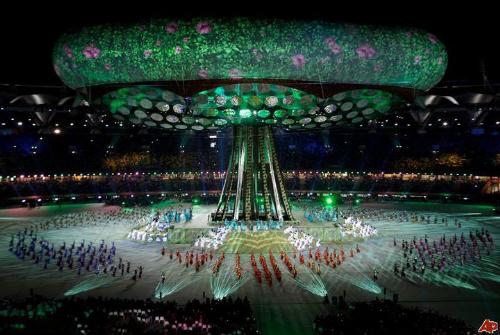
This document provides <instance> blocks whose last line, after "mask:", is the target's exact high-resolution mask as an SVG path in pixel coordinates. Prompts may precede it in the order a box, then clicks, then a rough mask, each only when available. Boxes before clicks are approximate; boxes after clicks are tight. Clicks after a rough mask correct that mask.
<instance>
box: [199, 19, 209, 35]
mask: <svg viewBox="0 0 500 335" xmlns="http://www.w3.org/2000/svg"><path fill="white" fill-rule="evenodd" d="M196 31H197V32H198V33H200V34H202V35H204V34H208V33H210V32H211V31H212V26H211V25H210V23H208V22H207V21H203V22H199V23H198V24H197V25H196Z"/></svg>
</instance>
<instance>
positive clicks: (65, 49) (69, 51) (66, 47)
mask: <svg viewBox="0 0 500 335" xmlns="http://www.w3.org/2000/svg"><path fill="white" fill-rule="evenodd" d="M63 49H64V52H65V53H66V56H68V57H69V58H75V56H74V55H73V50H71V48H70V47H69V46H68V45H67V44H65V45H64V47H63Z"/></svg>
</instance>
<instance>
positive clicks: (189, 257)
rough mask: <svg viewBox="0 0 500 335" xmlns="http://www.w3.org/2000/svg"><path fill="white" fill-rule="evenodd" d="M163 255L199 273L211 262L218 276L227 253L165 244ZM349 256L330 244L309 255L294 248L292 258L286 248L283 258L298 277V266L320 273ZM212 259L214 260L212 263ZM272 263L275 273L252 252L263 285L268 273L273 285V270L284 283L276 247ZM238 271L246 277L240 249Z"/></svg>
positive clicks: (256, 273) (357, 249) (253, 261)
mask: <svg viewBox="0 0 500 335" xmlns="http://www.w3.org/2000/svg"><path fill="white" fill-rule="evenodd" d="M360 252H361V249H360V248H359V245H357V244H356V247H355V248H351V249H350V251H349V256H350V257H354V256H355V255H356V254H358V253H360ZM161 255H162V256H164V257H168V258H169V259H170V260H175V261H176V262H178V263H179V264H183V263H184V266H185V267H186V268H188V267H190V266H192V267H194V269H195V270H196V272H199V271H200V270H201V268H202V267H203V266H204V265H205V264H207V265H210V267H209V270H210V272H211V273H212V274H213V275H217V274H218V273H219V270H220V268H221V266H222V264H223V263H224V261H225V259H226V256H225V253H224V252H222V253H221V254H220V255H219V256H218V257H217V256H216V255H215V252H214V251H213V250H207V251H203V252H196V251H192V250H188V251H186V252H185V253H183V252H181V251H179V249H177V250H176V251H175V252H174V251H173V250H172V249H170V250H167V249H166V248H165V247H162V248H161ZM346 256H347V253H346V252H345V251H344V247H343V246H342V247H340V249H339V250H337V249H333V251H331V252H330V250H329V248H328V247H326V248H324V249H323V250H321V249H320V248H316V250H313V249H309V250H308V252H306V253H305V254H304V253H302V252H297V251H294V252H293V254H292V257H289V256H288V254H287V253H286V252H285V251H283V250H281V251H280V259H281V261H282V262H283V264H284V265H285V267H286V268H287V269H288V271H289V272H290V275H291V276H292V277H293V278H296V277H297V275H298V273H299V271H298V266H306V267H307V268H309V269H310V270H311V271H313V272H315V273H316V274H318V275H320V274H321V265H322V264H323V265H324V266H329V267H331V268H332V269H335V268H336V267H338V266H340V265H342V263H344V262H345V261H346ZM212 261H214V262H213V263H212ZM269 262H270V263H271V268H272V271H273V272H271V270H270V268H269V266H268V265H267V260H266V257H265V256H264V255H262V254H260V255H259V259H258V263H257V258H256V256H255V254H254V253H253V252H252V253H251V254H250V264H251V266H252V269H253V272H254V275H255V279H256V280H257V281H258V283H259V284H261V283H262V279H263V276H264V279H265V280H266V282H267V283H268V285H269V286H272V283H273V279H272V278H273V273H274V276H275V277H276V280H277V281H278V282H279V283H281V281H282V277H283V276H282V273H281V270H280V268H279V266H278V262H277V260H276V258H275V257H274V254H273V252H272V250H269ZM259 264H260V267H259ZM261 269H262V270H261ZM234 273H235V276H236V278H237V279H241V278H242V275H243V270H242V266H241V256H240V254H239V252H236V254H235V261H234ZM165 278H166V276H165V273H163V272H162V274H161V282H162V284H164V283H165Z"/></svg>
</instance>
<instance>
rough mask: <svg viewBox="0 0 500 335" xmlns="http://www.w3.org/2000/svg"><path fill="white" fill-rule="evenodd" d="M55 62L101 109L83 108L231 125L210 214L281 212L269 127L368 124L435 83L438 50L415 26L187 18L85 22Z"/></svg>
mask: <svg viewBox="0 0 500 335" xmlns="http://www.w3.org/2000/svg"><path fill="white" fill-rule="evenodd" d="M53 60H54V69H55V71H56V73H57V75H58V76H59V77H60V78H61V79H62V81H63V82H64V83H65V84H66V85H68V86H69V87H71V88H73V89H75V90H77V97H76V98H75V103H74V106H75V107H84V110H86V109H85V108H87V107H89V106H92V107H96V109H100V108H104V110H105V113H103V114H102V115H97V116H96V115H94V114H91V116H92V117H94V116H95V117H102V118H112V119H113V120H112V121H114V122H115V124H117V125H119V126H122V125H123V124H122V123H123V122H127V123H131V124H132V127H137V128H143V127H145V128H149V129H157V130H159V131H179V132H184V133H185V134H187V135H189V134H193V133H195V132H200V131H217V130H221V129H224V128H227V127H231V128H233V134H234V139H233V149H232V153H231V156H230V162H229V167H228V170H227V175H226V180H225V182H224V186H223V190H222V194H221V197H220V200H219V203H218V206H217V209H216V211H215V213H213V214H212V215H211V217H212V220H213V221H217V222H220V221H224V220H232V221H234V220H236V221H242V220H245V221H255V220H266V221H269V220H273V221H290V220H293V217H292V213H291V208H290V204H289V202H288V199H287V195H286V192H285V188H284V185H283V178H282V176H281V171H280V166H279V164H278V161H277V157H276V149H275V144H274V139H273V134H272V128H281V129H284V130H286V131H295V130H303V131H309V130H321V131H323V130H328V129H330V128H332V127H360V126H364V125H366V128H368V127H369V126H370V125H371V124H373V122H376V121H375V120H376V119H377V118H381V117H383V118H385V117H386V115H387V114H389V113H390V112H391V111H394V110H398V109H401V107H402V106H404V105H405V102H409V101H411V100H413V99H415V97H416V96H417V95H418V94H419V93H420V92H424V91H426V90H428V89H429V88H431V87H432V86H434V85H435V84H436V83H437V82H439V80H440V79H441V78H442V76H443V75H444V73H445V70H446V63H447V54H446V49H445V47H444V45H443V44H442V43H441V42H440V41H439V40H438V39H437V37H436V36H434V35H432V34H429V33H427V32H425V31H422V30H419V29H411V28H382V27H372V26H365V25H359V26H358V25H348V24H338V23H334V22H327V21H310V22H306V21H292V20H254V19H248V18H231V19H228V18H192V19H184V20H180V19H159V20H151V21H147V22H143V23H140V24H131V25H119V26H113V25H100V26H94V27H87V28H84V29H82V30H80V31H78V32H74V33H70V34H65V35H63V36H61V38H60V39H59V40H58V41H57V43H56V45H55V47H54V53H53ZM89 115H90V114H89ZM89 118H90V116H89ZM101 120H102V119H101ZM96 123H97V124H98V122H96ZM107 123H108V121H107V122H106V124H107ZM137 128H136V129H137Z"/></svg>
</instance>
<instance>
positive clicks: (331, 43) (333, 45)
mask: <svg viewBox="0 0 500 335" xmlns="http://www.w3.org/2000/svg"><path fill="white" fill-rule="evenodd" d="M325 43H326V45H327V46H328V48H330V50H331V51H332V52H333V53H334V54H336V55H338V54H339V53H341V52H342V47H341V46H340V45H338V44H337V41H336V40H335V37H327V38H325Z"/></svg>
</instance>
